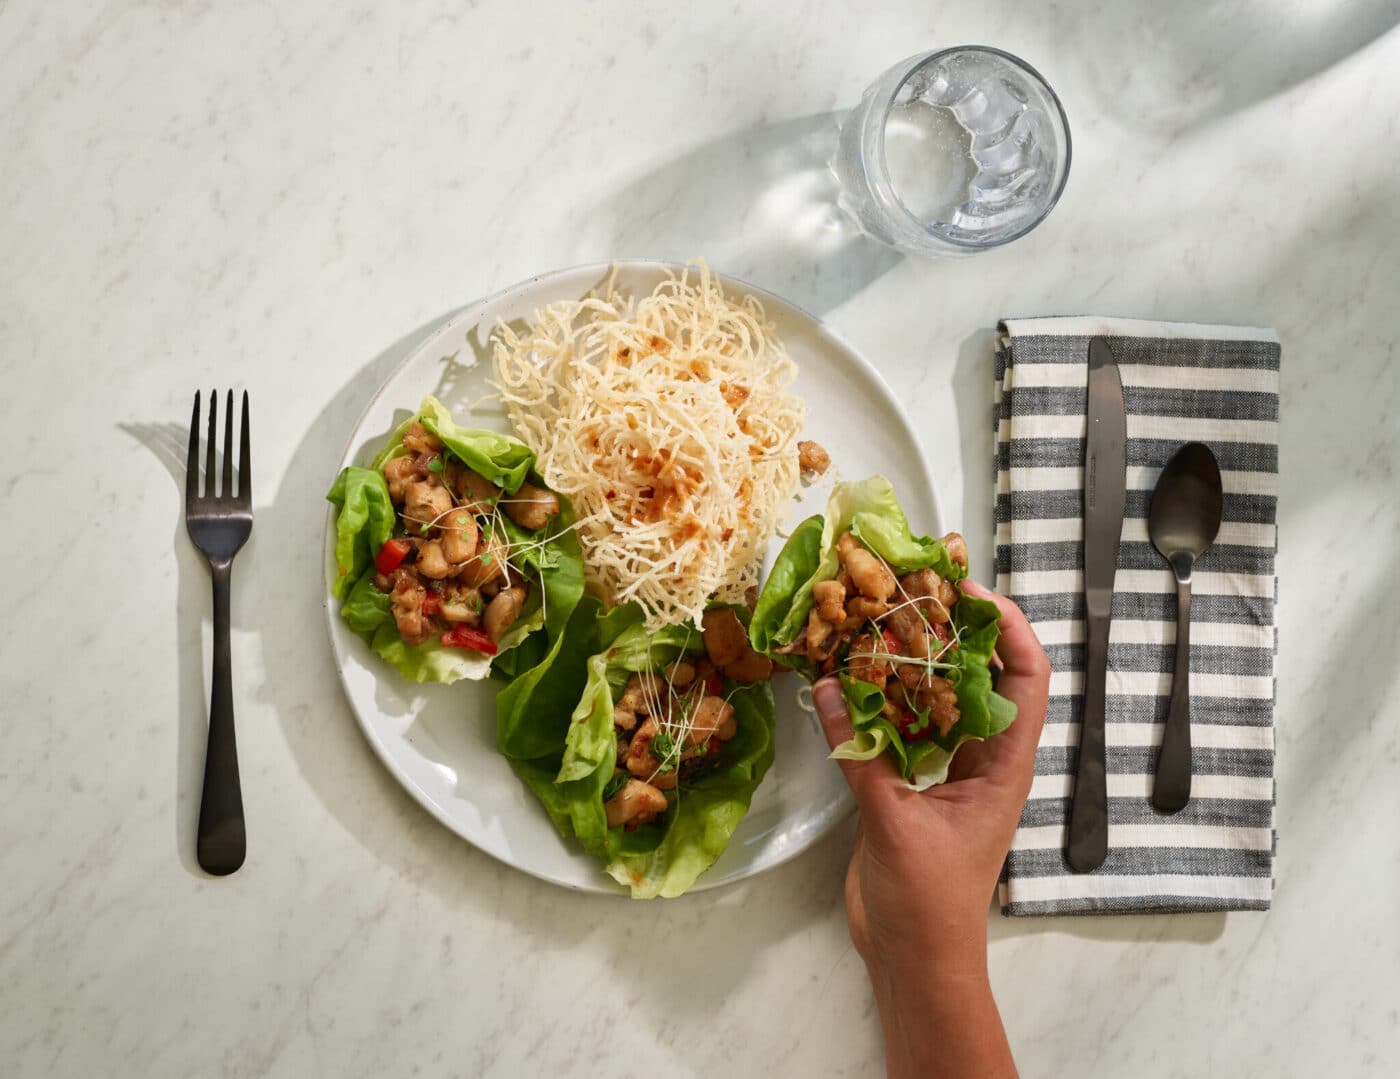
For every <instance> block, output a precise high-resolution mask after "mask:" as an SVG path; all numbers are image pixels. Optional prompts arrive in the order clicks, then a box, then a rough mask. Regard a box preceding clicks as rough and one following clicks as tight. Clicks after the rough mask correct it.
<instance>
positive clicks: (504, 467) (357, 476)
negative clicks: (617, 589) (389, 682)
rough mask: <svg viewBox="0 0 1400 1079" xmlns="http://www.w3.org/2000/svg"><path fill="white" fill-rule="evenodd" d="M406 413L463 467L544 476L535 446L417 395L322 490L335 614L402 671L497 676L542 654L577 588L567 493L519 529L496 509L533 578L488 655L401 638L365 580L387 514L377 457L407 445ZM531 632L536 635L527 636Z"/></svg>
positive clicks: (514, 485)
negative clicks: (537, 523)
mask: <svg viewBox="0 0 1400 1079" xmlns="http://www.w3.org/2000/svg"><path fill="white" fill-rule="evenodd" d="M415 422H419V423H422V424H423V426H424V427H426V428H427V429H429V430H430V431H432V432H433V433H435V434H436V435H437V436H438V437H439V438H440V439H442V442H443V445H444V446H445V447H446V448H447V450H448V451H449V452H450V453H451V454H453V455H454V456H455V457H457V458H458V459H459V460H461V462H462V463H463V464H465V465H466V466H467V467H468V468H471V469H472V470H473V471H475V472H478V473H479V474H481V475H483V476H485V477H486V478H487V479H489V480H490V481H491V482H493V483H495V484H497V485H498V486H501V487H503V488H505V489H506V490H507V491H508V492H514V491H517V490H519V488H520V485H521V484H522V483H523V482H524V481H525V479H526V478H527V477H528V478H529V479H531V481H532V482H534V483H536V484H538V485H540V486H544V481H543V480H542V479H540V477H539V476H537V475H536V474H535V473H533V472H532V471H531V466H532V465H533V464H534V460H535V456H534V454H533V453H532V452H531V451H530V449H529V447H527V446H526V445H525V444H524V443H523V442H521V441H520V440H519V439H516V438H512V437H511V436H509V435H502V434H498V433H496V432H494V431H480V430H473V429H469V428H465V427H459V426H458V425H457V424H456V423H454V422H453V421H452V417H451V415H450V414H449V413H448V411H447V410H446V409H445V408H444V407H443V405H442V404H441V402H439V401H438V400H437V399H436V398H434V397H431V396H430V397H425V398H424V399H423V403H422V406H421V408H420V409H419V411H418V413H416V414H415V415H413V416H411V417H410V418H409V419H407V420H405V421H404V422H403V423H402V424H400V425H399V427H398V429H397V430H396V431H395V432H394V433H393V434H392V435H391V436H390V438H389V440H388V442H387V443H386V444H385V446H384V448H383V449H381V450H380V451H379V453H378V454H377V455H376V456H375V458H374V461H373V462H372V464H371V466H370V467H369V468H357V467H354V466H351V467H349V468H346V469H344V470H342V472H341V474H340V475H339V476H338V477H337V478H336V481H335V484H334V486H332V488H331V490H330V492H329V493H328V494H327V496H326V497H327V499H328V500H330V501H331V502H332V503H334V504H335V506H336V508H337V510H338V511H339V512H338V513H337V516H336V547H335V555H336V569H337V576H336V579H335V580H334V581H333V582H332V585H331V591H332V593H333V594H334V595H335V596H337V597H338V598H340V599H341V600H342V603H341V610H340V613H341V617H343V618H344V619H345V620H346V622H347V624H349V626H350V628H351V629H352V630H354V631H355V632H356V633H357V634H359V635H360V636H361V637H363V638H364V639H365V641H366V642H367V643H368V644H369V646H370V648H371V649H372V650H373V651H374V652H375V653H376V654H378V655H379V656H381V657H382V658H383V659H384V660H386V661H387V662H388V663H389V664H390V665H391V666H392V667H393V668H394V669H395V670H396V671H398V672H399V673H400V674H401V675H403V676H404V677H405V678H408V679H410V680H411V681H416V682H445V683H451V682H456V681H458V680H460V679H462V678H471V679H481V678H485V677H487V675H489V674H490V673H491V671H492V669H493V665H499V666H500V667H501V668H502V669H503V674H504V675H505V676H514V675H517V674H520V673H521V672H524V671H527V670H530V669H533V668H534V667H536V666H538V665H539V664H541V663H543V662H545V661H546V660H547V659H548V658H549V657H550V655H551V653H552V652H553V651H554V646H555V645H557V644H558V643H559V641H560V639H561V638H562V636H563V631H564V627H565V626H566V625H567V624H568V622H569V618H570V615H571V614H572V613H573V610H574V608H575V607H576V606H577V605H578V602H579V599H580V597H581V596H582V595H583V588H584V580H583V555H582V552H581V550H580V549H579V543H578V536H577V535H576V533H575V532H574V529H573V525H574V522H575V517H574V510H573V505H572V504H571V503H570V502H569V500H568V499H567V498H564V497H562V496H561V497H560V499H559V513H558V515H557V516H555V517H554V518H553V519H552V520H551V521H550V522H549V523H548V524H547V525H546V526H545V527H544V528H542V529H540V530H539V531H538V532H528V531H526V530H525V529H523V528H521V527H519V526H518V525H516V524H515V522H514V521H511V520H510V519H509V518H508V517H501V518H500V520H501V527H502V528H503V530H504V531H505V533H506V537H505V538H506V540H507V541H508V542H509V544H510V546H511V548H512V555H511V558H512V561H513V563H514V564H515V565H516V566H518V567H519V568H520V569H522V570H523V571H525V572H526V573H528V574H530V575H531V576H532V577H534V578H537V587H533V588H531V590H530V598H529V599H528V600H527V601H526V603H525V607H524V609H523V610H522V611H521V613H520V617H519V618H517V619H516V621H515V624H514V625H512V626H511V628H510V630H509V631H508V632H507V633H506V634H505V635H504V636H503V637H502V638H501V639H500V640H499V641H498V642H497V656H496V658H495V659H494V661H493V659H492V657H490V656H485V655H482V654H481V653H479V652H473V651H471V650H470V649H463V648H448V647H446V646H445V645H443V644H442V643H441V641H439V640H436V639H434V640H430V641H427V642H425V643H423V644H420V645H412V646H411V645H408V644H405V643H404V642H403V640H401V639H400V638H399V635H398V630H397V628H396V626H395V624H394V620H393V616H392V614H391V612H390V606H389V597H388V596H385V595H383V594H382V593H380V592H378V590H377V589H375V588H374V586H373V577H374V557H375V555H376V554H377V553H378V551H379V549H380V548H381V547H382V546H383V545H384V543H385V541H386V540H388V539H389V537H390V536H392V535H393V533H394V528H395V524H396V518H395V514H394V507H393V502H392V501H391V500H390V498H389V488H388V485H387V484H386V483H385V481H384V474H383V471H382V468H383V465H384V462H385V461H388V460H390V459H392V458H394V457H398V456H400V455H402V454H403V453H405V452H407V451H406V450H405V449H404V446H403V436H404V433H405V432H406V431H407V430H408V428H409V427H410V426H411V425H412V424H413V423H415ZM532 583H533V582H532ZM541 631H542V632H541ZM537 633H538V634H539V639H538V640H532V635H534V634H537ZM527 641H529V642H530V643H529V644H528V645H526V644H525V642H527ZM522 645H524V647H523V648H522V647H521V646H522ZM517 649H519V650H520V652H521V653H522V654H521V655H520V656H519V657H514V656H513V655H512V653H513V652H514V651H515V650H517Z"/></svg>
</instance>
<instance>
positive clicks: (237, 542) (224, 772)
mask: <svg viewBox="0 0 1400 1079" xmlns="http://www.w3.org/2000/svg"><path fill="white" fill-rule="evenodd" d="M218 414H219V397H218V391H217V390H210V391H209V440H208V447H207V450H206V454H205V459H204V460H205V464H204V493H203V494H200V493H199V393H198V392H196V393H195V395H194V415H193V416H192V417H191V419H190V456H189V461H188V462H187V464H186V465H185V528H186V529H187V530H188V531H189V534H190V539H191V540H192V541H193V542H194V545H195V546H196V547H197V548H199V551H200V553H201V554H202V555H204V557H205V559H206V560H207V561H208V563H209V574H210V576H211V577H213V579H214V679H213V685H212V687H211V689H210V694H209V697H210V700H209V748H208V750H207V752H206V754H205V757H204V791H203V793H202V794H201V795H200V801H199V840H198V844H197V847H196V855H197V857H198V858H199V864H200V867H201V868H203V870H204V871H205V872H206V873H212V874H214V875H215V876H220V877H222V876H224V875H226V874H228V873H232V872H233V871H234V870H235V869H237V868H238V867H239V866H241V865H242V864H243V856H244V854H245V853H246V851H247V838H246V835H245V833H244V828H243V791H242V789H241V788H240V786H239V783H238V746H237V744H236V742H235V741H234V736H233V674H232V671H231V670H230V666H231V664H230V660H229V640H228V634H229V616H228V615H229V576H230V571H231V570H232V568H233V556H234V555H236V554H237V553H238V551H239V548H241V547H242V546H243V544H244V543H245V542H247V539H248V533H250V532H252V530H253V495H252V491H253V486H252V485H253V471H252V460H251V458H250V457H249V455H248V393H247V391H246V390H245V391H244V393H243V424H242V427H243V433H242V436H241V437H240V438H239V446H238V493H237V494H234V490H233V393H232V391H230V392H229V394H228V400H227V403H226V407H225V410H224V468H223V484H222V489H221V490H220V489H216V483H215V480H216V478H217V477H216V474H215V472H214V463H215V461H214V458H215V455H214V446H215V440H214V421H215V419H216V417H217V416H218Z"/></svg>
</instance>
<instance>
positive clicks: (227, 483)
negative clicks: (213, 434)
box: [219, 390, 233, 498]
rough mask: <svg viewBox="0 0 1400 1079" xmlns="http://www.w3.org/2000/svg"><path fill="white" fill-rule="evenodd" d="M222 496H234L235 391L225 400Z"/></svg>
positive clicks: (229, 392)
mask: <svg viewBox="0 0 1400 1079" xmlns="http://www.w3.org/2000/svg"><path fill="white" fill-rule="evenodd" d="M219 495H220V497H222V498H232V497H233V391H232V390H229V391H228V400H226V401H225V402H224V481H223V483H222V484H221V485H220V487H219Z"/></svg>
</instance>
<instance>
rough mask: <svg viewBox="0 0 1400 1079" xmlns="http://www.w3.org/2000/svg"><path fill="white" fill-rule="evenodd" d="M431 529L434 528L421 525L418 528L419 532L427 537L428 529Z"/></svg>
mask: <svg viewBox="0 0 1400 1079" xmlns="http://www.w3.org/2000/svg"><path fill="white" fill-rule="evenodd" d="M430 528H432V525H429V524H421V525H419V526H418V531H419V532H421V533H423V535H425V536H426V535H427V534H428V529H430Z"/></svg>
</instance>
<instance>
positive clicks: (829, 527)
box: [749, 476, 1016, 790]
mask: <svg viewBox="0 0 1400 1079" xmlns="http://www.w3.org/2000/svg"><path fill="white" fill-rule="evenodd" d="M847 531H849V532H851V533H852V534H853V535H854V536H855V537H856V539H857V540H859V542H860V543H861V544H862V545H863V546H864V547H865V548H866V549H867V550H869V551H871V552H872V553H874V554H875V555H878V556H879V557H880V558H881V559H883V560H884V562H885V563H886V564H887V565H888V566H889V568H890V569H891V570H893V572H894V573H895V574H896V575H897V576H902V575H904V574H907V573H912V572H914V571H915V570H920V569H931V570H932V571H933V572H934V573H936V574H938V576H939V577H942V578H945V579H946V580H949V581H953V582H957V581H960V580H962V579H963V578H964V577H965V576H966V574H967V571H966V569H965V568H964V567H963V566H962V565H961V564H960V563H958V562H955V561H954V560H953V559H952V558H951V557H950V556H949V553H948V550H947V548H946V547H945V546H944V543H943V541H942V540H936V539H931V538H930V537H928V536H915V535H914V534H913V532H912V531H911V530H910V528H909V522H908V520H907V519H906V518H905V516H904V511H903V510H902V509H901V508H900V506H899V502H898V500H897V499H896V498H895V495H894V490H893V488H892V487H891V486H890V483H889V481H888V480H886V479H885V478H884V477H882V476H875V477H872V478H870V479H867V480H863V481H861V482H859V483H842V484H838V485H837V486H836V488H835V489H834V490H833V491H832V493H831V498H830V500H829V501H828V503H827V507H826V512H825V513H824V514H822V515H819V516H814V517H810V518H808V519H807V520H805V521H803V522H802V524H801V525H799V526H798V527H797V529H796V530H794V531H793V533H792V535H791V536H790V537H789V539H788V542H787V543H786V544H785V545H784V547H783V549H782V551H781V553H780V554H779V555H778V558H777V561H776V562H775V564H774V566H773V569H772V571H771V572H770V573H769V575H768V579H767V581H766V582H765V584H764V587H763V591H762V592H761V593H760V595H759V597H758V603H757V605H756V607H755V609H754V614H753V618H752V620H751V622H750V623H749V638H750V640H751V641H752V643H753V646H754V647H755V648H756V649H758V650H759V651H760V652H764V653H765V654H767V655H769V656H772V657H773V658H774V659H775V660H777V661H779V662H781V663H783V664H785V665H787V666H789V667H791V668H793V669H795V670H798V671H799V672H801V673H802V674H803V675H804V676H805V677H807V678H808V679H809V680H813V681H814V680H815V679H816V678H818V677H819V676H820V674H821V671H819V670H818V669H817V667H816V665H815V664H813V663H812V662H810V661H809V660H808V659H807V657H806V656H805V655H802V654H783V653H782V652H780V651H779V650H780V649H782V648H784V647H785V646H790V645H793V643H794V642H795V641H797V640H798V639H799V638H800V637H801V636H802V635H803V633H804V632H805V629H806V626H807V621H808V617H809V616H810V614H811V612H812V608H813V605H814V595H813V588H814V586H815V585H816V584H817V583H818V582H821V581H828V580H833V579H835V578H836V577H837V576H838V574H839V573H840V569H841V567H840V560H839V557H838V555H837V549H836V544H837V540H838V539H839V538H840V537H841V535H842V534H843V533H845V532H847ZM998 617H999V611H998V610H997V606H996V604H994V603H992V602H991V601H989V600H983V599H978V598H976V597H974V596H968V595H960V598H959V599H958V601H957V602H956V604H955V605H954V606H953V608H952V628H953V634H952V635H953V637H954V640H955V644H953V645H952V646H951V647H948V648H946V649H944V650H943V651H942V653H941V654H940V655H939V656H938V657H937V664H936V668H937V673H938V675H939V676H940V677H942V678H946V679H947V681H948V682H949V683H951V684H952V687H953V689H954V691H955V692H956V694H957V704H958V713H959V714H958V719H957V722H956V723H955V724H954V725H953V726H952V727H951V729H949V730H948V731H947V733H946V734H945V733H940V732H939V731H938V730H937V728H936V727H934V726H932V725H931V724H930V722H929V717H928V715H927V714H926V713H920V712H917V711H915V713H914V714H915V715H916V716H917V717H918V722H917V723H915V724H913V725H912V726H911V727H910V730H915V729H918V730H919V734H918V736H917V737H907V736H906V734H904V733H901V731H900V730H899V728H897V727H896V726H895V724H893V723H891V722H890V721H889V720H888V719H887V718H885V716H883V715H882V714H881V710H882V709H883V708H884V706H885V699H886V698H885V693H884V691H883V690H882V689H881V688H880V687H878V686H876V685H873V684H871V683H869V682H862V681H858V680H857V679H855V678H853V677H851V676H850V675H848V674H846V673H841V675H840V678H841V688H842V691H843V695H844V697H845V699H846V704H847V707H848V708H849V709H850V712H851V723H852V726H853V728H854V732H855V733H854V737H852V738H851V739H850V740H849V741H847V742H845V743H843V744H842V745H840V746H838V747H837V748H836V749H835V750H833V751H832V754H831V755H832V757H833V758H836V759H846V760H869V759H871V758H874V757H876V756H879V755H880V754H881V753H885V752H888V753H889V755H890V757H891V759H892V760H893V762H894V764H895V765H896V767H897V768H898V769H899V771H900V774H901V775H903V776H904V778H905V779H907V780H908V781H909V782H910V783H911V784H912V785H913V786H914V787H915V788H917V789H919V790H923V789H925V788H927V787H930V786H933V785H934V784H937V783H942V782H943V781H944V780H946V779H947V777H948V766H949V764H950V763H951V762H952V760H953V756H954V754H955V753H956V752H957V750H958V747H959V746H961V745H963V744H964V743H966V742H969V741H972V740H974V739H975V740H979V741H980V740H982V739H985V738H990V737H991V736H992V735H994V734H998V733H1000V732H1001V731H1004V730H1005V729H1006V728H1007V727H1009V726H1010V725H1011V724H1012V722H1013V721H1014V720H1015V718H1016V706H1015V705H1014V704H1012V703H1011V702H1010V701H1009V700H1007V699H1006V698H1005V697H1002V696H1001V695H1000V694H998V693H996V692H995V691H994V690H993V688H992V676H991V671H990V668H989V664H990V663H991V659H992V652H993V650H994V649H995V647H996V643H997V638H998V636H999V635H1000V628H999V625H998Z"/></svg>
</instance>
